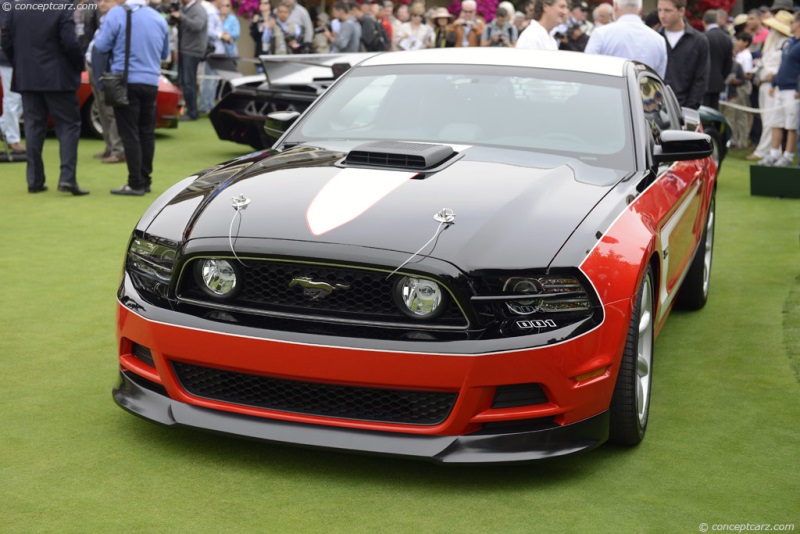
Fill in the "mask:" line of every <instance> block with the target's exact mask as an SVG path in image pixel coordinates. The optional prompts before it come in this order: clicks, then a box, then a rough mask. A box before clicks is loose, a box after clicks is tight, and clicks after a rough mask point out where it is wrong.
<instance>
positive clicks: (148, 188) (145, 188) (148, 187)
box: [144, 185, 150, 193]
mask: <svg viewBox="0 0 800 534" xmlns="http://www.w3.org/2000/svg"><path fill="white" fill-rule="evenodd" d="M144 192H145V193H149V192H150V186H149V185H146V186H144Z"/></svg>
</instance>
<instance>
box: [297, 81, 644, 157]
mask: <svg viewBox="0 0 800 534" xmlns="http://www.w3.org/2000/svg"><path fill="white" fill-rule="evenodd" d="M626 102H627V98H626V91H625V85H624V80H623V79H622V78H615V77H610V76H601V75H591V74H585V73H574V72H563V71H552V70H546V69H533V68H509V67H492V66H478V65H444V66H443V65H401V66H397V65H392V66H380V67H360V68H356V69H354V70H353V71H352V72H350V73H348V75H347V76H346V77H345V78H344V79H342V80H341V81H340V82H339V83H337V84H336V85H335V86H333V87H332V88H331V90H330V91H329V92H328V93H326V94H325V95H324V96H323V97H322V98H321V99H320V101H319V102H317V103H316V104H315V105H314V106H313V107H312V109H311V110H310V111H309V113H308V114H307V115H306V116H305V117H304V118H303V120H302V121H301V122H300V123H299V124H297V127H296V128H294V129H293V130H292V132H291V134H290V135H289V137H288V138H287V139H285V142H287V143H297V142H307V141H315V140H358V141H361V140H401V141H428V142H433V143H450V144H468V145H490V146H503V147H510V148H519V149H530V150H535V151H539V152H552V153H566V154H569V155H570V156H571V157H576V158H579V159H582V160H584V161H586V162H587V163H592V162H593V161H595V162H597V163H598V164H603V165H604V166H610V167H617V168H624V167H629V166H630V165H631V164H632V160H633V156H632V151H631V149H630V147H631V145H632V143H631V133H630V127H629V125H630V124H631V120H630V117H629V115H628V106H627V104H626ZM614 163H616V164H614Z"/></svg>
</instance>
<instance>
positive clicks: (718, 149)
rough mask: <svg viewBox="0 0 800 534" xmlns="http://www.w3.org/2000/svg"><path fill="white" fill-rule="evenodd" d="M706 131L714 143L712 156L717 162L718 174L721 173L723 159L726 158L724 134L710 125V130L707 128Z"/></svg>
mask: <svg viewBox="0 0 800 534" xmlns="http://www.w3.org/2000/svg"><path fill="white" fill-rule="evenodd" d="M705 133H706V135H708V136H709V137H710V138H711V144H712V145H714V151H713V152H712V153H711V158H712V159H713V160H714V163H716V164H717V175H719V170H720V169H721V168H722V161H723V160H724V159H725V154H726V153H727V148H726V147H725V145H724V144H723V143H722V135H721V134H720V133H719V130H717V129H716V128H712V127H709V128H708V130H705Z"/></svg>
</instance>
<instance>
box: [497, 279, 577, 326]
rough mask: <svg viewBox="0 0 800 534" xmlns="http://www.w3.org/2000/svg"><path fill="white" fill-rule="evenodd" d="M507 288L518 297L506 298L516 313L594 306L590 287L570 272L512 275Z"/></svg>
mask: <svg viewBox="0 0 800 534" xmlns="http://www.w3.org/2000/svg"><path fill="white" fill-rule="evenodd" d="M503 292H504V293H509V296H513V297H514V298H513V299H508V300H506V307H507V308H508V310H509V311H510V312H511V313H512V314H513V315H523V316H527V315H532V314H535V313H564V312H567V313H569V312H585V311H588V310H590V309H591V308H592V303H591V301H590V300H589V294H588V293H587V291H586V289H585V288H584V287H583V285H582V284H581V283H580V282H579V281H578V279H577V278H573V277H570V276H559V275H555V276H538V277H530V278H529V277H512V278H508V279H507V280H506V281H505V283H504V284H503ZM528 295H530V296H531V297H533V298H527V297H528Z"/></svg>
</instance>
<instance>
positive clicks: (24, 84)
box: [2, 0, 89, 195]
mask: <svg viewBox="0 0 800 534" xmlns="http://www.w3.org/2000/svg"><path fill="white" fill-rule="evenodd" d="M36 1H37V0H19V1H18V2H15V4H16V5H18V6H19V5H20V4H32V3H34V2H36ZM50 1H51V2H52V4H56V5H55V6H53V7H51V8H50V9H45V10H39V9H15V10H13V11H11V12H10V16H9V17H8V18H7V19H6V25H5V26H4V27H3V33H2V47H3V51H4V52H5V53H6V55H8V57H9V59H10V60H11V62H12V65H13V66H14V79H13V80H12V82H11V88H12V89H13V90H14V91H16V92H18V93H21V94H22V110H23V113H24V115H25V140H26V142H27V145H28V151H27V158H28V168H27V178H28V192H29V193H41V192H43V191H47V186H46V185H45V184H44V182H45V175H44V163H43V162H42V148H43V147H44V139H45V135H46V133H47V117H48V115H51V116H52V117H53V121H54V122H55V126H56V137H58V141H59V145H60V153H61V175H60V177H59V180H58V190H59V191H64V192H68V193H72V194H73V195H86V194H88V193H89V192H88V191H84V190H83V189H81V188H79V187H78V182H77V180H76V178H75V169H76V167H77V163H78V137H79V136H80V132H81V115H80V109H79V107H78V94H77V92H76V91H77V90H78V87H79V86H80V83H81V71H82V70H83V54H82V53H81V45H80V43H79V42H78V38H77V36H76V35H75V19H74V17H73V12H72V11H69V10H68V9H67V7H66V6H67V5H69V4H71V3H72V2H71V1H69V0H50ZM58 4H64V6H58ZM59 7H61V9H59Z"/></svg>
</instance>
